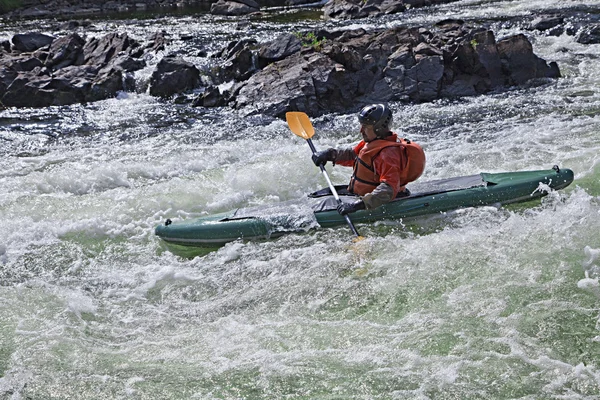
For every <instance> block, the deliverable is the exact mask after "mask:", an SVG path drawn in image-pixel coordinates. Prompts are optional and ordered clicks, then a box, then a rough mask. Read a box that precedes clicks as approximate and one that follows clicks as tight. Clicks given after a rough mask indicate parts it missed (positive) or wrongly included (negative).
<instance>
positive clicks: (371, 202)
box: [362, 182, 394, 210]
mask: <svg viewBox="0 0 600 400" xmlns="http://www.w3.org/2000/svg"><path fill="white" fill-rule="evenodd" d="M393 198H394V189H393V188H392V187H391V186H390V185H388V184H387V183H385V182H381V183H380V184H379V186H377V187H376V188H375V190H373V191H372V192H371V193H367V194H365V195H364V196H363V197H362V201H363V202H364V203H365V207H366V209H367V210H372V209H373V208H377V207H379V206H381V205H383V204H386V203H389V202H390V201H392V199H393Z"/></svg>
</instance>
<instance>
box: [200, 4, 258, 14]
mask: <svg viewBox="0 0 600 400" xmlns="http://www.w3.org/2000/svg"><path fill="white" fill-rule="evenodd" d="M257 11H260V6H259V5H258V3H256V2H255V1H253V0H239V1H230V0H219V1H217V2H216V3H213V4H212V5H211V6H210V13H211V14H214V15H231V16H236V15H246V14H251V13H253V12H257Z"/></svg>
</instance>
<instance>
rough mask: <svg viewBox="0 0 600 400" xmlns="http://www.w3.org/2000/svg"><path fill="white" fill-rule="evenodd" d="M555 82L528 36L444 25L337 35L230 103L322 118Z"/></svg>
mask: <svg viewBox="0 0 600 400" xmlns="http://www.w3.org/2000/svg"><path fill="white" fill-rule="evenodd" d="M277 41H281V40H280V38H279V39H278V40H277ZM265 46H267V47H268V45H265ZM263 48H265V47H263ZM557 77H560V71H559V69H558V66H557V65H556V63H550V64H548V63H546V61H544V60H543V59H541V58H539V57H538V56H536V55H535V54H534V53H533V48H532V45H531V43H530V42H529V41H528V40H527V38H526V37H525V36H524V35H516V36H512V37H509V38H505V39H503V40H501V41H498V42H497V41H496V39H495V36H494V34H493V32H491V31H489V30H486V29H484V28H473V27H470V26H467V25H465V24H464V23H463V22H462V21H444V22H442V23H440V24H438V26H437V27H436V29H434V30H427V29H423V28H394V29H389V30H384V31H373V32H367V31H365V30H364V29H357V30H352V31H346V32H343V33H338V34H337V36H336V35H333V34H332V35H330V36H329V39H328V40H326V41H325V42H324V43H323V44H322V45H321V46H320V47H319V48H316V47H311V46H305V47H302V48H301V49H300V50H299V51H295V52H292V54H291V55H289V56H287V57H285V58H284V59H282V60H279V61H274V62H272V63H270V64H268V65H267V66H265V67H264V68H262V69H261V70H259V71H258V72H256V73H255V74H253V75H252V76H251V77H250V78H249V79H248V80H247V81H245V82H242V83H241V84H240V87H239V91H238V92H237V93H233V94H232V99H231V100H232V101H233V102H232V103H230V104H233V106H234V107H235V108H238V109H247V110H248V111H249V112H262V113H265V114H267V115H271V116H277V117H281V116H283V115H284V114H285V112H287V111H293V110H298V111H304V112H307V113H309V114H312V115H319V114H323V113H328V112H347V111H348V110H352V109H355V108H356V107H359V106H361V105H363V104H366V103H372V102H384V101H410V102H423V101H431V100H434V99H438V98H444V97H450V98H452V97H460V96H470V95H477V94H483V93H487V92H489V91H491V90H497V89H499V88H508V87H512V86H515V85H523V84H525V83H528V82H529V81H531V80H532V79H536V78H557ZM252 110H254V111H252Z"/></svg>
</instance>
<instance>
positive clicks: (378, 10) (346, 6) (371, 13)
mask: <svg viewBox="0 0 600 400" xmlns="http://www.w3.org/2000/svg"><path fill="white" fill-rule="evenodd" d="M452 1H456V0H329V1H328V2H327V3H326V4H325V6H324V7H323V15H324V17H325V18H328V19H357V18H367V17H378V16H381V15H385V14H396V13H401V12H404V11H406V10H407V9H408V8H409V7H411V8H416V7H425V6H431V5H435V4H444V3H450V2H452Z"/></svg>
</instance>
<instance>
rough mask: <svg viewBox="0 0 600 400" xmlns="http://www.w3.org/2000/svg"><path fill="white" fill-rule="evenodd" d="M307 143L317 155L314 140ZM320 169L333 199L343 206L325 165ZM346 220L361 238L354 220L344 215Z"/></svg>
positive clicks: (355, 234)
mask: <svg viewBox="0 0 600 400" xmlns="http://www.w3.org/2000/svg"><path fill="white" fill-rule="evenodd" d="M306 141H307V142H308V145H309V146H310V149H311V150H312V152H313V154H315V153H316V152H317V149H315V145H314V144H313V142H312V139H310V138H308V139H306ZM319 168H321V172H322V173H323V176H325V180H326V181H327V184H328V185H329V189H331V193H333V197H335V200H336V201H337V203H338V204H341V203H342V200H340V196H338V193H337V190H335V186H333V183H331V179H329V175H328V174H327V170H326V169H325V166H324V165H323V164H319ZM344 218H345V219H346V222H347V223H348V226H350V229H351V230H352V233H354V236H356V237H360V235H359V234H358V231H357V230H356V228H355V227H354V224H353V223H352V220H351V219H350V217H349V216H348V214H346V215H344Z"/></svg>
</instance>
